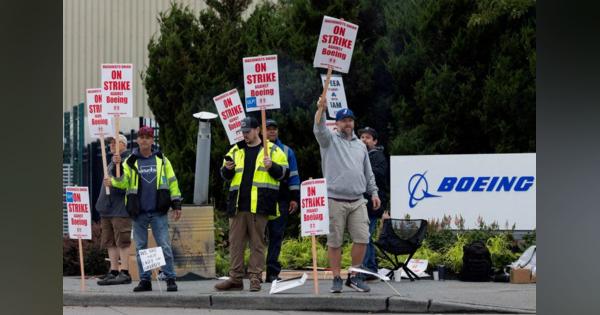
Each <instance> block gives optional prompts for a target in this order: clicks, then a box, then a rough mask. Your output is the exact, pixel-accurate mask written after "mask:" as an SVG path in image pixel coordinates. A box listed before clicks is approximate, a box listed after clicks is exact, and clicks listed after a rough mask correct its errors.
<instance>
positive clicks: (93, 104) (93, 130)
mask: <svg viewBox="0 0 600 315" xmlns="http://www.w3.org/2000/svg"><path fill="white" fill-rule="evenodd" d="M85 94H86V103H87V104H86V105H87V106H86V108H87V109H86V110H87V114H88V126H89V129H90V134H91V135H92V136H94V137H98V138H100V152H102V171H103V172H104V177H105V178H106V177H108V167H107V166H106V149H105V148H106V147H105V144H104V136H105V134H107V133H108V132H109V130H111V129H112V121H111V119H110V117H109V116H108V115H107V114H106V113H105V112H106V109H105V108H104V106H102V90H101V89H99V88H98V89H86V90H85ZM117 144H118V142H117ZM104 188H105V190H106V194H107V195H110V188H109V187H106V186H105V187H104Z"/></svg>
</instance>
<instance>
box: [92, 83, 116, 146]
mask: <svg viewBox="0 0 600 315" xmlns="http://www.w3.org/2000/svg"><path fill="white" fill-rule="evenodd" d="M85 94H86V105H87V106H86V108H87V116H88V119H87V121H88V127H89V128H90V134H91V135H92V137H97V138H104V137H105V136H106V135H109V134H111V133H112V132H113V126H112V119H111V117H110V116H108V115H107V114H106V113H105V112H104V111H103V109H104V108H103V106H102V90H101V89H86V90H85Z"/></svg>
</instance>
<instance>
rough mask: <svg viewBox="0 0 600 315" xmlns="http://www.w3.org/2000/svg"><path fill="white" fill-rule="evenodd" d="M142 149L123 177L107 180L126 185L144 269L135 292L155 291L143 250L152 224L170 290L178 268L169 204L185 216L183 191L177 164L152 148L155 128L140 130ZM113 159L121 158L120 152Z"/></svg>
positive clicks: (110, 183)
mask: <svg viewBox="0 0 600 315" xmlns="http://www.w3.org/2000/svg"><path fill="white" fill-rule="evenodd" d="M137 143H138V145H139V149H138V150H134V151H133V153H132V154H131V155H130V156H129V157H128V158H127V160H125V163H123V173H122V175H121V177H119V178H115V177H113V178H111V179H107V180H105V182H104V183H105V185H106V186H114V187H116V188H119V189H126V190H127V195H126V197H125V205H126V208H127V211H128V212H129V214H130V215H131V217H132V218H133V233H134V235H133V236H134V240H135V248H136V250H137V252H138V254H137V263H138V272H139V273H140V283H139V285H138V286H137V287H135V288H134V289H133V291H134V292H140V291H152V283H151V282H150V279H151V275H152V273H151V271H149V270H148V271H142V270H143V266H142V262H141V260H140V255H139V251H140V250H143V249H146V248H147V247H148V226H151V227H152V234H153V235H154V239H155V240H156V244H157V245H158V246H160V247H162V250H163V252H164V255H165V260H166V263H167V264H166V266H165V268H164V269H163V273H164V274H165V277H166V278H167V291H177V284H175V277H176V274H175V268H174V260H173V251H172V250H171V241H170V240H169V226H168V224H169V218H168V216H167V213H168V212H169V208H173V219H174V220H175V221H177V220H179V218H180V217H181V192H180V191H179V185H178V184H177V178H176V177H175V172H174V171H173V166H172V165H171V162H170V161H169V160H168V159H167V157H166V156H164V154H163V153H162V152H160V151H152V145H153V144H154V129H152V127H148V126H143V127H141V128H140V129H139V130H138V133H137ZM113 161H115V162H116V163H118V162H120V157H119V156H118V155H115V156H113Z"/></svg>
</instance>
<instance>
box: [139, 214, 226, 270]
mask: <svg viewBox="0 0 600 315" xmlns="http://www.w3.org/2000/svg"><path fill="white" fill-rule="evenodd" d="M170 215H171V214H169V216H170ZM169 239H170V240H171V248H172V250H173V256H174V259H175V273H176V274H177V279H178V280H199V279H214V278H215V274H216V272H215V224H214V208H213V206H195V205H183V206H182V209H181V218H180V219H179V221H173V220H172V219H170V218H169ZM148 247H156V242H155V241H154V237H153V236H152V230H151V229H148ZM129 273H130V274H131V278H132V280H136V281H138V280H139V274H138V271H137V261H136V255H135V240H132V243H131V247H130V249H129Z"/></svg>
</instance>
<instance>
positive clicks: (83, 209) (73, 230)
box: [65, 187, 92, 240]
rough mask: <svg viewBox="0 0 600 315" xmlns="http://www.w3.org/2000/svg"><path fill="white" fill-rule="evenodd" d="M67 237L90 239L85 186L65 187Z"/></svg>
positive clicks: (88, 198) (87, 196)
mask: <svg viewBox="0 0 600 315" xmlns="http://www.w3.org/2000/svg"><path fill="white" fill-rule="evenodd" d="M65 202H66V203H67V219H68V220H69V238H71V239H84V240H91V239H92V226H91V225H92V215H91V209H90V195H89V191H88V188H87V187H65Z"/></svg>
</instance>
